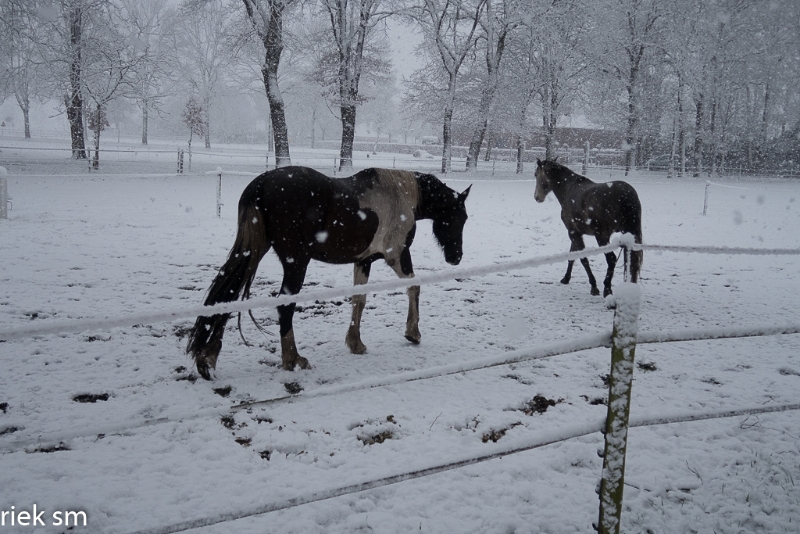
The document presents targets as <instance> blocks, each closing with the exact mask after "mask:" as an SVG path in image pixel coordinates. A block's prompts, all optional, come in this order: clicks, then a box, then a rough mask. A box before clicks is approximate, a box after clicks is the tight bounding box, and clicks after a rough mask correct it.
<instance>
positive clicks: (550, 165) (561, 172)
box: [539, 159, 588, 180]
mask: <svg viewBox="0 0 800 534" xmlns="http://www.w3.org/2000/svg"><path fill="white" fill-rule="evenodd" d="M539 165H540V166H541V167H544V172H546V173H547V175H548V177H549V178H550V179H555V180H558V179H559V178H572V179H584V180H588V178H586V177H585V176H581V175H580V174H578V173H576V172H575V171H573V170H572V169H570V168H569V167H567V166H566V165H562V164H561V163H559V162H558V161H556V160H554V159H546V160H544V161H540V162H539Z"/></svg>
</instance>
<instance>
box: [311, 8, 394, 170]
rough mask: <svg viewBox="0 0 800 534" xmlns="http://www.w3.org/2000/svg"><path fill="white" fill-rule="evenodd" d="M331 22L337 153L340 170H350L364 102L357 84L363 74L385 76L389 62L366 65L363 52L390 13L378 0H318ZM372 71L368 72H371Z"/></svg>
mask: <svg viewBox="0 0 800 534" xmlns="http://www.w3.org/2000/svg"><path fill="white" fill-rule="evenodd" d="M321 4H322V6H323V10H324V12H325V13H326V14H327V16H328V18H329V19H330V29H331V31H332V38H333V44H334V52H335V54H336V59H335V63H334V64H335V65H336V69H337V72H336V82H337V85H338V100H339V110H340V117H341V121H342V144H341V148H340V150H339V169H340V170H343V169H351V168H352V167H353V141H354V139H355V133H356V110H357V108H358V105H359V104H360V103H361V102H362V101H363V97H360V96H359V83H360V82H361V77H362V75H363V74H364V72H365V70H367V71H372V73H381V72H382V73H388V62H385V61H381V60H380V58H376V59H377V61H373V62H372V64H371V65H368V64H367V63H366V62H365V57H368V56H365V51H366V50H367V48H368V47H369V44H370V39H371V38H373V37H374V33H375V28H376V26H377V25H378V24H379V23H380V22H381V21H382V20H384V19H385V18H386V17H388V16H389V15H390V14H391V13H390V12H381V11H379V7H380V5H381V0H321ZM370 67H371V68H370Z"/></svg>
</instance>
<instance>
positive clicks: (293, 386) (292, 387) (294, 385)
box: [283, 382, 303, 395]
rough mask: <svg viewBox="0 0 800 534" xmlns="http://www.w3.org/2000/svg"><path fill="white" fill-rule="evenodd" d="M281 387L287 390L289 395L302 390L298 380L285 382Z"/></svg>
mask: <svg viewBox="0 0 800 534" xmlns="http://www.w3.org/2000/svg"><path fill="white" fill-rule="evenodd" d="M283 387H284V388H285V389H286V391H287V392H289V393H290V394H291V395H297V394H298V393H300V392H301V391H303V386H301V385H300V384H299V383H298V382H285V383H284V384H283Z"/></svg>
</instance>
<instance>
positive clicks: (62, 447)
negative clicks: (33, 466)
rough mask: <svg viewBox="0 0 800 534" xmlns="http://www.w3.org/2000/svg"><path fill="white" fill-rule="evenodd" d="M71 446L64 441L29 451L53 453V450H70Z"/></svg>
mask: <svg viewBox="0 0 800 534" xmlns="http://www.w3.org/2000/svg"><path fill="white" fill-rule="evenodd" d="M68 450H70V448H69V447H68V446H67V445H66V444H65V443H64V442H63V441H62V442H60V443H59V444H58V445H51V446H50V447H39V448H38V449H36V450H33V451H28V452H29V453H36V452H44V453H51V452H58V451H68Z"/></svg>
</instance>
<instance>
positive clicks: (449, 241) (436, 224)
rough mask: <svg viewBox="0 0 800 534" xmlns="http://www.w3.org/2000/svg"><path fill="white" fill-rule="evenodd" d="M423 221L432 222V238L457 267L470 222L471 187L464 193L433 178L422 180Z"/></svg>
mask: <svg viewBox="0 0 800 534" xmlns="http://www.w3.org/2000/svg"><path fill="white" fill-rule="evenodd" d="M419 182H420V189H421V192H422V198H421V204H422V206H423V212H424V215H423V217H420V218H430V219H433V236H434V237H435V238H436V242H437V243H439V246H440V247H441V248H442V252H444V259H445V261H446V262H447V263H449V264H450V265H458V264H459V263H460V262H461V256H462V255H463V251H462V243H463V232H464V224H465V223H466V222H467V208H466V204H465V203H466V200H467V196H469V190H470V188H472V186H471V185H470V186H469V187H467V188H466V189H465V190H464V191H463V192H462V193H459V192H458V191H454V190H452V189H450V188H449V187H447V186H446V185H445V184H443V183H442V182H441V181H439V179H438V178H436V177H435V176H433V175H430V174H428V175H422V176H420V178H419Z"/></svg>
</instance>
